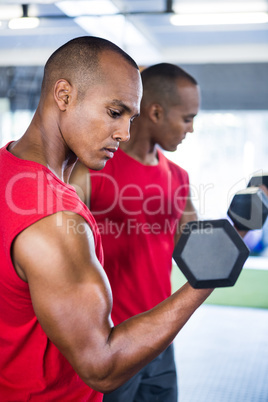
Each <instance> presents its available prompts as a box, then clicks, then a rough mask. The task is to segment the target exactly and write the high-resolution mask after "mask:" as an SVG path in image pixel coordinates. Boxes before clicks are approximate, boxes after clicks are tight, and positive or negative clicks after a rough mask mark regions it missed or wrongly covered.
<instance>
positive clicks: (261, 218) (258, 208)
mask: <svg viewBox="0 0 268 402" xmlns="http://www.w3.org/2000/svg"><path fill="white" fill-rule="evenodd" d="M261 185H265V186H266V187H267V188H268V174H266V173H265V174H256V175H254V176H252V178H251V179H250V181H249V184H248V187H247V188H246V189H245V190H241V191H238V192H237V193H236V194H235V195H234V197H233V199H232V201H231V204H230V207H229V209H228V212H227V214H228V216H229V217H230V218H231V219H232V221H233V223H234V225H235V227H236V228H237V229H238V230H246V231H247V230H255V229H261V228H262V226H263V225H264V222H265V221H266V218H267V216H268V197H267V195H266V194H265V193H264V191H263V190H262V189H260V188H259V186H261Z"/></svg>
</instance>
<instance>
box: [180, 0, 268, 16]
mask: <svg viewBox="0 0 268 402" xmlns="http://www.w3.org/2000/svg"><path fill="white" fill-rule="evenodd" d="M173 10H174V11H175V13H178V14H199V13H200V14H209V13H213V14H214V13H215V14H218V13H226V12H227V13H249V12H266V11H267V1H266V0H256V1H252V0H251V1H247V0H243V1H232V2H231V1H214V0H213V1H210V2H209V1H207V2H203V1H201V2H196V1H191V0H186V1H183V0H179V1H177V2H175V4H174V6H173Z"/></svg>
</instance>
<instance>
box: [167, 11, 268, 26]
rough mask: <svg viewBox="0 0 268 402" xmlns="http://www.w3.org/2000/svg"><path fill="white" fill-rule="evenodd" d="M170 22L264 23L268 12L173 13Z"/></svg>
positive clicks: (180, 23) (206, 23) (187, 24)
mask: <svg viewBox="0 0 268 402" xmlns="http://www.w3.org/2000/svg"><path fill="white" fill-rule="evenodd" d="M170 22H171V24H172V25H178V26H198V25H236V24H265V23H268V13H264V12H260V13H222V14H175V15H172V16H171V17H170Z"/></svg>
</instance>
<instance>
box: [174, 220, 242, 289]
mask: <svg viewBox="0 0 268 402" xmlns="http://www.w3.org/2000/svg"><path fill="white" fill-rule="evenodd" d="M248 255H249V249H248V248H247V246H246V245H245V243H244V242H243V240H242V238H241V237H240V235H239V234H238V233H237V231H236V230H235V229H234V227H233V226H232V225H231V223H230V222H229V221H228V220H227V219H219V220H206V221H193V222H189V223H188V224H186V225H185V227H184V228H183V232H182V235H181V237H180V240H179V242H178V243H177V245H176V247H175V249H174V252H173V259H174V260H175V262H176V264H177V265H178V267H179V268H180V270H181V271H182V273H183V274H184V275H185V276H186V278H187V280H188V281H189V283H190V284H191V286H192V287H194V288H197V289H201V288H214V287H225V286H233V285H234V284H235V282H236V280H237V278H238V276H239V274H240V272H241V270H242V268H243V265H244V263H245V261H246V259H247V258H248Z"/></svg>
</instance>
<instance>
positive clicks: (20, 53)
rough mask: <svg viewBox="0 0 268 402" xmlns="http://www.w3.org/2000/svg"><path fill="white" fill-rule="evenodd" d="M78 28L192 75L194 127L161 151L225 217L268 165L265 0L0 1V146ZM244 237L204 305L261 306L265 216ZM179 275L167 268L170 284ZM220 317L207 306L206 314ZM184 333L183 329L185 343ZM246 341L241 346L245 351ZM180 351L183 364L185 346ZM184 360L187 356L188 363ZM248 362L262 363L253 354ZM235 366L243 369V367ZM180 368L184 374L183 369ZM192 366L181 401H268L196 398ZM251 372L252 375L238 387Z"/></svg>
mask: <svg viewBox="0 0 268 402" xmlns="http://www.w3.org/2000/svg"><path fill="white" fill-rule="evenodd" d="M83 35H95V36H100V37H103V38H106V39H109V40H111V41H113V42H115V43H116V44H118V45H119V46H120V47H122V48H123V49H124V50H125V51H126V52H128V53H129V54H130V55H131V56H132V57H133V58H134V59H135V60H136V62H137V63H138V64H139V66H140V67H141V68H143V67H146V66H149V65H151V64H155V63H161V62H170V63H175V64H178V65H179V66H181V67H182V68H184V69H186V70H187V71H188V72H189V73H190V74H192V75H193V76H194V77H195V78H196V80H197V81H198V83H199V85H200V88H201V97H202V100H201V110H200V113H199V114H198V116H197V117H196V118H195V124H194V129H195V130H194V133H192V134H188V135H187V138H186V139H185V140H184V142H183V144H182V145H180V146H179V147H178V150H177V151H176V152H174V153H166V155H167V157H168V158H170V159H171V160H173V161H174V162H176V163H177V164H179V165H181V166H182V167H184V168H185V169H186V170H187V171H188V172H189V175H190V181H191V189H192V196H193V200H194V203H195V206H196V208H197V210H198V212H199V216H200V218H201V219H206V218H213V219H214V218H221V217H226V211H227V209H228V206H229V203H230V201H231V199H232V197H233V195H234V193H235V192H236V191H238V190H241V189H243V188H245V187H246V186H247V183H248V181H249V179H250V177H251V175H252V174H254V173H261V172H267V171H268V141H267V136H268V0H232V1H228V0H173V1H172V0H84V1H58V2H56V1H51V0H40V1H39V0H29V1H28V2H26V1H20V0H17V1H16V0H15V1H14V0H13V1H12V0H11V1H2V0H0V145H1V146H3V145H4V144H5V143H7V142H8V141H10V140H12V139H16V138H18V137H20V136H21V135H22V134H23V132H24V130H25V129H26V128H27V125H28V123H29V121H30V119H31V117H32V115H33V113H34V110H35V108H36V106H37V102H38V99H39V94H40V87H41V80H42V74H43V66H44V64H45V62H46V60H47V58H48V57H49V56H50V54H51V53H52V52H53V51H54V50H55V49H56V48H58V47H59V46H60V45H62V44H63V43H65V42H66V41H68V40H70V39H72V38H74V37H77V36H83ZM245 240H246V243H247V244H248V246H249V248H250V250H251V256H250V258H249V259H248V261H247V263H246V266H245V270H244V271H243V272H242V274H241V276H240V278H239V280H238V282H237V285H236V286H235V287H234V288H231V289H218V290H217V291H216V292H214V293H213V295H212V297H211V298H210V299H209V300H208V304H214V305H224V306H226V305H231V306H243V307H248V308H249V309H251V308H252V307H254V308H259V309H262V311H267V310H266V309H267V308H268V292H267V285H268V271H267V270H268V219H267V221H266V224H265V225H264V228H263V229H262V230H257V231H254V232H250V233H249V234H248V235H247V237H246V239H245ZM183 280H184V279H183V278H182V277H181V276H180V274H179V271H178V270H177V268H176V269H174V272H173V285H174V289H176V288H177V287H178V286H180V285H181V283H182V282H183ZM202 311H203V310H201V313H198V314H199V316H197V324H195V321H193V324H191V325H193V328H192V333H194V332H195V331H196V329H197V326H198V325H199V324H200V325H201V323H202V320H205V321H206V315H204V317H203V316H202V314H206V312H205V313H204V312H203V313H202ZM210 311H211V310H210ZM232 311H233V313H232V314H234V315H232V317H233V319H234V320H236V321H237V320H239V318H238V317H240V318H241V314H242V313H241V310H239V313H237V314H236V313H234V311H235V310H232ZM243 311H244V310H243ZM256 311H257V310H256ZM200 314H201V316H200ZM214 314H215V315H214ZM217 314H218V312H216V313H215V312H214V310H213V319H212V320H214V318H215V317H217ZM228 315H229V313H228ZM248 317H249V315H247V316H246V318H245V320H244V321H243V323H240V324H241V328H242V330H241V331H242V332H243V335H241V336H240V334H239V335H237V337H238V338H237V343H241V342H240V341H241V340H242V339H244V340H245V342H246V343H247V345H249V343H250V342H251V341H252V342H253V339H255V337H256V333H257V332H258V331H257V330H256V331H257V332H254V334H252V338H251V337H250V335H249V332H248V331H249V328H248V320H249V318H248ZM256 317H257V318H256ZM258 317H259V318H258ZM215 319H216V318H215ZM264 319H266V320H267V315H266V316H265V318H264V316H263V315H261V314H260V313H259V315H256V314H254V315H253V316H252V317H251V318H250V322H251V323H252V325H253V326H254V328H258V326H259V328H260V330H259V332H258V336H259V337H260V332H261V331H266V336H265V339H267V331H268V328H267V326H266V327H263V320H264ZM254 320H255V321H254ZM256 320H257V321H256ZM226 322H228V318H227V317H226ZM226 322H225V321H223V324H222V325H223V326H224V325H225V324H226ZM224 323H225V324H224ZM261 323H262V324H261ZM195 325H196V326H195ZM243 325H244V326H243ZM217 328H218V327H217ZM190 329H191V327H190ZM245 333H247V336H248V337H249V338H245ZM204 336H205V337H207V338H208V337H209V334H208V333H205V334H204ZM190 338H191V334H189V333H187V336H186V337H185V339H184V343H185V342H187V339H188V340H189V339H190ZM258 340H259V344H260V343H261V339H259V338H258ZM266 342H267V341H266ZM223 343H224V342H223ZM247 345H246V344H245V353H248V352H249V351H248V350H246V349H247ZM265 345H266V351H267V350H268V347H267V346H268V345H267V343H266V344H265ZM191 347H192V345H191ZM240 350H241V349H240ZM251 351H252V356H253V354H254V353H257V352H258V353H260V354H261V355H262V357H263V354H262V351H260V350H258V351H256V350H255V349H254V350H253V349H251ZM180 352H181V355H180V362H181V364H182V365H183V350H181V351H180ZM254 356H255V354H254ZM266 356H267V353H266ZM267 357H268V356H267ZM188 358H189V356H188V355H187V356H185V362H186V361H188V360H187V359H188ZM202 359H205V358H203V357H202ZM252 359H253V357H252ZM194 362H195V364H196V360H194ZM251 362H253V360H252V361H251ZM244 363H245V362H244ZM244 363H243V364H244ZM249 363H250V362H249V361H248V362H246V364H249ZM255 363H256V367H257V366H258V368H260V367H263V366H262V363H260V361H258V362H255ZM239 367H240V368H239V370H241V364H240V366H239ZM254 367H255V366H254ZM184 368H185V370H184V371H183V370H182V372H183V373H185V372H187V367H186V366H185V365H184ZM229 369H230V368H229ZM267 369H268V368H267V364H266V366H265V370H264V368H263V369H262V371H261V373H262V375H263V376H264V375H266V378H267V375H268V372H267ZM191 370H192V369H191V368H189V372H187V373H188V374H187V375H185V377H182V379H183V381H184V383H183V384H185V385H184V387H185V388H183V386H182V392H184V394H183V398H182V402H184V401H188V400H189V401H191V402H194V401H198V402H200V401H201V400H204V401H206V402H208V401H210V400H211V401H213V402H218V401H220V400H222V401H226V402H227V401H228V402H230V401H234V402H237V401H240V400H241V401H243V402H245V401H251V402H256V401H257V402H259V401H266V402H267V400H268V390H267V385H266V386H265V389H264V388H263V387H264V385H263V384H262V386H261V388H260V389H261V393H259V394H256V389H255V391H254V392H253V391H252V394H249V393H248V394H247V396H246V395H245V394H243V395H242V394H241V392H240V394H239V397H238V396H237V394H235V393H233V392H232V391H230V394H228V396H227V394H225V396H224V397H223V399H220V397H219V395H216V396H215V395H214V394H212V396H210V398H209V397H208V395H206V396H204V398H203V399H202V398H201V394H200V389H199V388H198V393H197V395H196V396H195V397H194V396H193V395H192V394H190V393H189V392H190V390H189V389H190V388H192V384H193V380H192V382H191V384H190V383H189V388H187V384H188V383H187V381H186V377H187V379H188V378H189V373H190V371H191ZM212 371H213V370H212ZM182 376H183V374H182ZM196 376H198V373H197V374H196ZM190 378H192V377H190ZM254 378H255V377H254ZM258 378H260V377H258ZM249 379H251V380H252V375H251V374H250V376H249V377H246V380H245V383H244V385H245V384H247V385H248V384H249V382H250V380H249ZM229 380H230V378H229ZM255 384H256V381H255ZM247 385H245V386H246V388H247ZM232 386H233V385H232ZM239 388H240V390H241V384H240V385H239ZM232 390H233V388H232ZM186 395H188V396H186ZM189 395H190V396H189ZM249 395H250V396H249ZM256 395H257V396H256ZM187 397H188V399H187ZM195 398H196V399H195ZM163 402H168V401H163Z"/></svg>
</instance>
